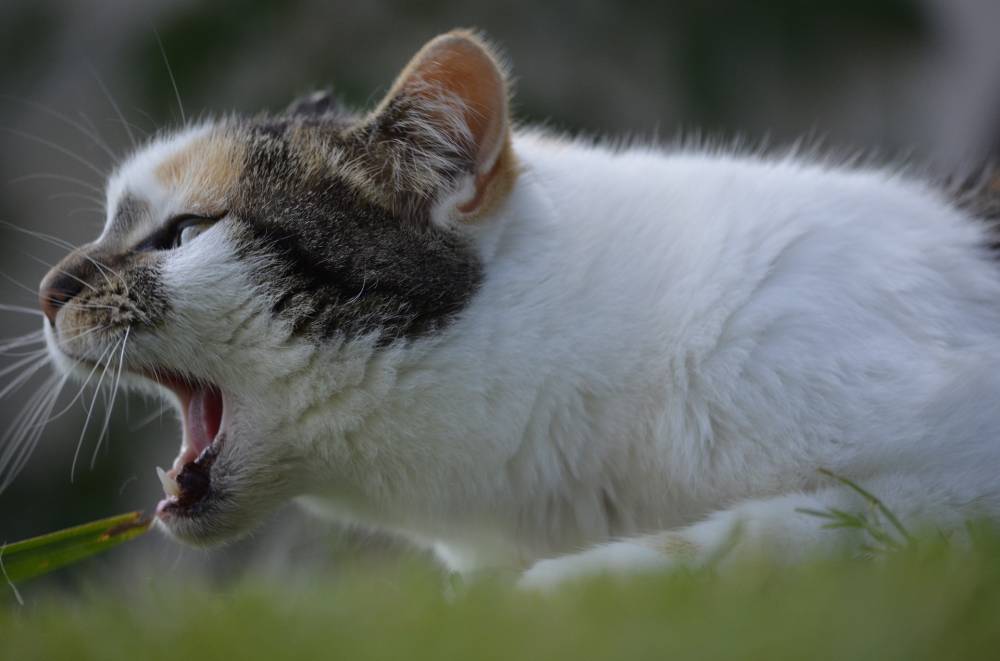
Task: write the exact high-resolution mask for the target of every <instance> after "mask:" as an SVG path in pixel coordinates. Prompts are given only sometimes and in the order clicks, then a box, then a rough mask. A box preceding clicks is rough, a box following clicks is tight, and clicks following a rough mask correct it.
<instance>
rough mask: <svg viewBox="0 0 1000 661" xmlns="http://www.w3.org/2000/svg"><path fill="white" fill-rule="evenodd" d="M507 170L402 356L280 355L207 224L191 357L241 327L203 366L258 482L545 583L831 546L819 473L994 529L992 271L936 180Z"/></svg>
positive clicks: (781, 166) (833, 495)
mask: <svg viewBox="0 0 1000 661" xmlns="http://www.w3.org/2000/svg"><path fill="white" fill-rule="evenodd" d="M158 149H160V150H163V149H165V147H162V146H160V147H158ZM514 152H515V154H516V156H517V159H518V162H519V163H520V164H521V167H522V173H521V176H520V177H519V178H518V180H517V183H516V185H515V186H514V188H513V191H512V192H511V194H510V196H509V198H508V199H507V200H506V202H505V203H504V204H503V205H502V206H501V207H500V208H499V209H498V210H497V211H496V212H495V213H494V214H493V215H492V216H491V217H488V218H480V219H477V220H476V221H475V222H474V223H472V224H470V225H469V226H468V227H467V228H466V229H465V231H467V232H469V233H470V235H472V236H473V238H474V240H475V242H476V245H477V246H478V247H479V250H480V252H481V255H482V258H483V261H484V263H485V269H486V273H485V280H484V282H483V285H482V288H481V290H480V291H479V292H478V293H477V295H476V296H475V297H474V299H473V300H472V302H471V304H470V305H469V307H468V308H467V309H465V310H464V311H463V312H462V314H461V315H460V316H459V317H458V318H457V319H456V320H455V321H454V322H453V323H452V324H451V325H450V326H448V328H447V329H446V330H445V331H444V332H443V333H441V334H439V335H436V336H433V337H430V338H428V339H424V340H421V341H418V342H416V343H415V344H413V345H411V346H408V347H402V346H397V347H394V348H391V349H389V350H376V349H375V348H374V347H373V345H372V344H371V342H370V341H369V340H365V339H362V340H358V341H354V342H350V343H334V344H332V345H331V346H330V347H328V348H325V349H323V350H315V349H313V348H311V347H309V346H307V345H305V344H304V343H303V344H297V343H296V342H294V341H292V340H289V339H288V337H287V329H283V328H281V326H280V324H278V323H277V322H271V321H268V320H267V319H266V315H264V314H263V312H262V311H263V310H264V309H266V306H264V305H263V304H262V303H261V302H259V301H257V302H255V301H254V300H253V297H252V296H250V293H249V292H248V289H247V284H246V283H247V281H248V278H247V277H246V274H245V269H246V268H247V266H246V265H242V264H239V263H236V262H235V261H234V259H233V258H232V249H231V246H228V245H227V242H226V239H225V237H223V236H221V235H219V236H214V235H213V230H209V231H208V232H206V233H205V235H203V236H202V237H199V238H198V239H197V240H196V241H194V242H192V244H191V246H189V247H185V248H182V249H181V250H180V251H178V255H177V256H175V257H171V259H170V261H169V268H168V270H167V276H166V278H167V281H168V282H169V283H170V286H171V288H172V291H173V292H174V295H175V296H176V297H177V301H178V303H177V310H179V311H180V312H178V313H176V316H175V320H176V325H175V326H174V327H173V328H175V329H176V335H175V336H174V337H173V338H172V339H173V340H177V341H179V343H178V344H174V345H172V346H174V347H180V349H175V350H174V353H173V354H171V356H172V358H171V359H172V360H178V361H181V364H185V363H184V362H183V361H184V360H185V356H201V355H203V353H204V352H202V353H199V349H198V347H193V346H192V347H187V348H185V345H184V342H183V340H182V338H181V336H183V335H185V334H187V335H188V337H190V338H195V337H212V336H213V335H212V334H213V333H215V334H217V336H218V337H228V334H227V333H228V330H230V329H231V328H232V326H233V325H234V324H237V325H242V327H243V331H241V332H242V336H241V337H240V338H238V339H231V341H230V346H220V347H215V348H213V350H214V351H215V354H216V355H217V356H218V360H217V361H215V362H212V361H209V362H207V363H206V362H205V361H201V360H199V361H196V364H192V365H187V364H185V366H187V367H189V368H190V369H193V370H196V373H198V372H197V370H203V371H205V372H207V374H206V375H207V376H210V377H211V378H212V379H213V380H216V381H217V382H221V383H222V384H223V386H224V389H225V391H226V397H227V420H226V422H225V424H226V425H231V424H235V425H238V430H239V433H234V434H232V436H233V439H235V440H233V443H234V448H235V449H233V450H232V452H234V453H238V454H236V455H234V456H236V457H242V458H243V459H244V460H245V461H246V462H247V465H248V466H250V467H255V466H257V467H264V468H260V469H259V470H257V469H256V468H254V469H253V470H251V469H250V468H248V470H247V473H246V475H245V476H244V477H243V478H241V479H244V480H245V484H244V485H243V487H244V488H245V489H246V491H247V492H248V493H249V492H251V491H254V490H256V491H266V489H267V486H268V484H267V483H266V481H265V477H266V476H270V475H271V473H268V472H267V470H265V469H266V468H267V466H268V462H271V464H273V466H271V467H272V468H273V470H278V468H277V467H276V465H277V462H276V460H275V459H274V458H275V457H277V456H285V457H287V456H292V457H294V458H296V459H298V460H300V461H298V462H297V463H295V464H294V465H295V470H297V471H299V474H298V475H296V476H295V477H296V481H295V484H296V485H297V490H296V491H295V492H294V493H291V494H287V495H299V496H302V497H303V498H304V499H308V501H309V502H310V504H312V505H313V506H315V507H318V508H322V509H326V510H328V511H331V512H334V513H335V514H336V515H337V516H338V517H341V518H347V519H351V520H354V521H359V522H362V523H368V524H370V525H375V526H380V527H384V528H388V529H391V530H396V531H399V532H402V533H403V534H406V535H408V536H410V537H411V538H413V539H414V540H416V541H418V542H419V543H421V544H425V545H427V546H429V547H435V548H438V549H439V554H440V555H441V556H442V557H443V558H445V559H447V561H448V562H449V563H450V564H451V565H452V566H453V567H455V568H457V569H461V570H466V569H472V568H475V567H479V566H483V565H507V566H516V567H530V566H531V565H532V564H533V563H535V562H536V561H538V560H540V559H543V558H554V559H548V560H542V561H541V562H539V563H538V564H536V565H534V567H533V568H531V569H530V570H529V571H528V572H527V574H526V575H525V578H524V584H525V585H527V586H548V585H551V584H555V583H558V582H560V581H561V580H563V579H565V578H571V577H575V576H578V575H583V574H589V573H595V572H602V571H614V572H623V571H631V570H640V569H646V568H650V567H659V566H670V565H671V564H673V563H674V562H675V561H677V560H678V557H675V555H676V554H675V550H676V549H685V550H686V551H688V552H689V555H690V556H691V557H686V558H684V560H685V561H692V562H695V563H697V562H704V561H705V560H706V559H707V558H709V557H712V556H713V555H714V554H716V553H718V551H719V548H720V547H721V546H722V545H723V544H724V543H725V542H726V540H727V539H730V538H732V537H733V535H734V532H735V531H741V534H740V535H738V536H737V548H739V549H742V548H746V549H752V550H756V551H763V552H767V553H769V554H773V555H774V556H775V557H780V558H789V559H791V558H796V557H801V556H802V555H803V554H806V553H808V552H810V551H817V550H823V549H827V548H840V547H841V546H842V545H843V544H845V543H847V542H848V541H850V540H851V537H850V536H851V535H852V534H856V533H852V532H850V531H830V530H821V529H820V524H821V523H822V522H821V521H819V520H817V519H815V518H814V517H810V516H808V515H804V514H801V513H799V512H798V511H797V508H802V507H807V508H823V507H831V506H832V507H841V508H846V509H852V508H853V509H859V508H861V507H863V503H862V502H861V501H860V500H859V499H858V498H857V497H856V496H854V495H853V494H852V492H851V491H850V490H849V489H847V488H845V487H840V486H837V485H836V484H835V483H832V482H831V481H830V480H829V479H826V478H823V477H822V476H820V475H819V474H818V473H817V469H819V468H828V469H830V470H832V471H834V472H836V473H838V474H842V475H845V476H847V477H850V478H852V479H854V480H856V481H859V482H861V483H862V484H863V485H865V486H866V487H867V488H869V489H870V490H872V491H873V492H875V493H876V494H877V495H878V496H879V497H880V498H882V499H883V501H884V502H885V503H886V504H887V505H888V506H889V507H890V508H893V509H894V510H895V511H897V513H898V514H899V515H900V516H901V517H902V518H903V519H904V520H907V521H912V522H913V524H914V525H918V524H920V523H929V524H931V525H936V526H940V527H942V528H947V529H952V528H957V527H960V526H961V524H962V523H963V522H964V521H965V520H966V519H968V518H973V517H977V516H986V517H989V518H993V519H994V520H996V519H997V518H998V517H1000V485H998V481H997V478H996V475H997V469H998V467H1000V461H998V459H1000V447H998V440H997V439H998V434H1000V405H998V402H1000V277H998V271H997V267H996V265H995V264H994V263H993V262H991V261H989V259H988V258H987V257H986V256H985V255H984V253H983V251H982V250H981V248H980V246H981V245H983V243H984V232H983V229H982V228H981V227H980V226H979V225H978V224H977V223H976V222H975V221H973V220H972V219H970V218H968V217H966V216H965V215H963V214H962V213H960V212H958V211H956V210H955V209H954V208H952V207H951V206H950V205H949V204H948V203H947V202H946V201H945V200H944V199H943V198H942V196H940V195H939V194H938V193H937V192H935V191H934V190H933V189H932V188H931V187H929V186H928V185H925V184H924V183H921V182H920V181H916V180H910V179H907V178H905V177H903V176H899V175H896V174H893V173H892V172H889V171H882V170H875V169H870V170H866V169H847V168H838V167H833V166H824V165H819V164H814V163H810V162H807V161H805V160H801V159H798V158H796V157H792V156H789V157H785V158H777V159H765V158H757V157H754V156H736V155H731V154H726V153H697V152H681V153H675V154H670V153H666V152H663V151H660V150H656V149H645V148H630V149H624V150H617V151H616V150H611V149H607V148H604V147H601V146H594V145H589V144H583V143H581V142H571V141H562V140H557V139H554V138H551V137H546V136H543V135H541V134H535V133H531V132H521V133H519V134H517V135H516V136H515V139H514ZM154 160H155V159H154ZM142 181H143V179H142V178H141V177H136V178H135V179H134V180H133V183H134V185H132V186H131V188H132V189H133V190H135V189H137V188H138V189H142V188H143V186H142V183H141V182H142ZM147 187H148V184H147ZM118 189H119V190H120V189H121V186H119V187H118ZM139 192H140V194H142V195H146V197H148V198H152V197H153V194H152V193H143V192H142V191H141V190H140V191H139ZM111 208H112V209H113V208H114V204H113V203H112V205H111ZM199 251H201V252H199ZM209 279H210V280H211V282H212V283H213V286H212V287H204V286H195V284H194V283H196V282H204V281H206V280H209ZM206 292H211V293H206ZM185 329H186V330H185ZM151 350H152V349H151ZM158 351H160V354H159V359H160V360H163V359H164V356H165V354H164V353H163V352H164V351H167V349H163V348H162V347H161V348H160V349H158ZM239 453H241V454H239ZM261 498H263V496H261ZM247 516H249V515H247ZM630 537H631V538H632V539H628V538H630ZM614 540H620V541H614ZM855 541H858V542H860V540H855ZM609 542H610V543H609ZM592 545H599V546H597V547H595V548H593V549H591V550H584V549H587V548H588V547H590V546H592ZM672 549H673V550H672ZM576 551H582V552H581V553H579V554H578V555H572V554H573V553H574V552H576ZM563 554H570V555H563Z"/></svg>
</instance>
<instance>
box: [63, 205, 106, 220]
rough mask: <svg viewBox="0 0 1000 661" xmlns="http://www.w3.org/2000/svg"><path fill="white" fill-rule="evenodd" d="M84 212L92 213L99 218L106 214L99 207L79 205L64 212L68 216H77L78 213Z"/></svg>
mask: <svg viewBox="0 0 1000 661" xmlns="http://www.w3.org/2000/svg"><path fill="white" fill-rule="evenodd" d="M85 213H90V214H94V215H95V216H97V217H99V218H104V216H105V215H106V214H105V212H104V209H99V208H97V207H80V208H78V209H70V210H69V211H68V212H67V213H66V216H67V217H68V218H72V217H73V216H79V215H81V214H85Z"/></svg>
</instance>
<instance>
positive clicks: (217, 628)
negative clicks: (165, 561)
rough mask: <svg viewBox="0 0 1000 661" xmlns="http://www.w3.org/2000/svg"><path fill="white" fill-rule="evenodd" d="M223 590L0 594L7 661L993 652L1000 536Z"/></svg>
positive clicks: (255, 584) (175, 586)
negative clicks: (554, 575)
mask: <svg viewBox="0 0 1000 661" xmlns="http://www.w3.org/2000/svg"><path fill="white" fill-rule="evenodd" d="M344 574H345V576H342V577H339V578H336V579H334V578H333V577H321V578H317V580H316V581H314V582H311V583H309V584H308V585H307V586H305V587H303V586H302V585H296V586H289V585H282V584H278V583H273V582H261V581H260V580H259V579H253V578H246V579H244V580H242V581H239V582H237V583H236V584H235V585H233V586H231V587H228V588H226V589H225V590H209V589H206V588H202V587H199V586H197V585H191V584H180V583H178V581H180V580H182V577H179V576H176V575H173V576H164V577H151V578H150V580H149V582H148V583H146V584H144V585H141V586H135V585H126V586H122V585H101V586H96V585H91V586H89V587H87V588H85V589H83V590H82V591H81V592H74V593H71V594H69V595H67V594H66V593H65V592H63V593H49V594H48V596H37V595H36V596H35V598H33V599H29V600H28V602H27V605H26V606H25V607H23V608H22V607H18V606H17V605H16V602H14V601H13V600H11V603H10V606H9V607H6V608H0V657H2V658H4V659H7V658H9V659H34V658H38V659H58V658H74V659H129V660H130V661H132V660H134V659H137V658H141V659H161V658H162V659H172V660H176V659H185V658H226V659H231V660H233V661H235V660H237V659H240V660H242V659H269V660H272V661H273V660H276V659H286V658H288V659H297V658H327V659H417V660H419V659H433V660H435V661H438V660H444V659H543V658H555V659H574V660H579V659H598V658H601V659H644V658H662V659H688V658H694V659H715V658H740V659H767V660H768V661H775V660H780V659H810V660H813V659H851V660H854V659H879V660H884V659H934V660H940V659H974V658H996V655H997V653H998V650H1000V541H998V539H997V538H996V537H995V536H991V535H976V543H975V544H974V545H973V547H972V548H971V549H968V550H957V549H955V548H953V547H951V546H950V545H949V544H947V543H946V542H945V541H943V540H940V539H938V540H934V539H931V540H929V541H928V542H924V541H923V538H921V542H920V544H917V545H914V546H913V547H911V548H907V549H905V550H902V551H899V552H896V553H892V554H880V555H878V557H877V558H876V559H869V560H857V559H855V560H851V559H837V560H817V561H816V562H813V563H808V564H805V565H801V566H798V567H794V568H785V569H778V568H775V567H767V566H745V567H740V568H729V569H728V570H725V571H723V572H722V573H721V574H714V573H709V572H697V573H685V572H675V573H674V574H671V575H657V576H643V577H637V578H634V579H631V580H627V581H624V582H615V581H611V580H607V579H598V580H591V581H588V582H585V583H581V584H577V585H573V586H570V587H569V588H567V589H565V590H563V591H561V592H559V593H557V594H554V595H550V596H544V595H542V596H540V595H533V594H522V593H518V592H517V591H515V590H513V589H512V588H511V587H510V585H509V584H507V583H506V582H503V581H499V580H495V581H484V582H480V583H474V584H471V585H465V586H460V587H459V588H458V591H457V594H456V593H455V591H454V589H453V588H454V586H453V585H450V584H449V583H448V582H447V581H445V580H443V579H441V578H440V577H439V576H437V575H436V574H434V573H433V572H429V571H428V570H427V569H426V568H421V567H408V568H401V567H399V566H393V567H391V568H390V567H382V568H367V569H364V570H354V571H347V570H345V572H344Z"/></svg>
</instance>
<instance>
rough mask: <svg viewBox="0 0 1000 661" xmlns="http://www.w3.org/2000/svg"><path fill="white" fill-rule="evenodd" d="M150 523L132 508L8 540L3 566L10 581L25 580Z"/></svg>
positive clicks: (95, 551)
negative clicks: (96, 519)
mask: <svg viewBox="0 0 1000 661" xmlns="http://www.w3.org/2000/svg"><path fill="white" fill-rule="evenodd" d="M150 523H151V522H150V520H149V519H148V518H146V517H144V516H143V514H142V512H130V513H128V514H119V515H118V516H112V517H108V518H106V519H100V520H99V521H92V522H91V523H85V524H83V525H79V526H74V527H72V528H66V529H65V530H58V531H56V532H52V533H48V534H46V535H39V536H38V537H32V538H31V539H25V540H23V541H20V542H15V543H13V544H6V545H4V546H3V548H2V551H0V566H2V567H3V572H4V574H5V576H6V578H7V580H8V581H10V582H12V583H18V582H20V581H25V580H28V579H30V578H34V577H36V576H41V575H42V574H47V573H49V572H50V571H54V570H56V569H59V568H60V567H65V566H67V565H71V564H74V563H76V562H79V561H80V560H83V559H84V558H88V557H90V556H92V555H96V554H98V553H102V552H104V551H107V550H108V549H111V548H114V547H115V546H118V545H119V544H121V543H122V542H126V541H128V540H130V539H135V538H136V537H139V536H140V535H142V534H144V533H145V532H147V531H148V530H149V528H150Z"/></svg>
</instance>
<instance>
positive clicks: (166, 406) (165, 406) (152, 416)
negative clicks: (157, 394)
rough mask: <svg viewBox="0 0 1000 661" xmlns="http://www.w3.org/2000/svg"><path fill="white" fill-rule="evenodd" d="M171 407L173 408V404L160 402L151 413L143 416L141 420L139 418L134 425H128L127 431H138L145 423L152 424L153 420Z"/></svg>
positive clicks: (160, 417)
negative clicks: (157, 407)
mask: <svg viewBox="0 0 1000 661" xmlns="http://www.w3.org/2000/svg"><path fill="white" fill-rule="evenodd" d="M172 408H173V406H171V405H170V404H168V403H165V404H161V405H160V407H159V409H157V410H156V411H153V413H151V414H150V415H147V416H146V417H145V418H143V419H142V420H140V421H139V422H137V423H136V424H135V425H133V426H131V427H129V431H132V432H135V431H139V430H140V429H142V428H143V427H145V426H146V425H149V424H152V423H153V421H155V420H157V419H162V418H163V414H164V413H166V412H167V411H169V410H170V409H172Z"/></svg>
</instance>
